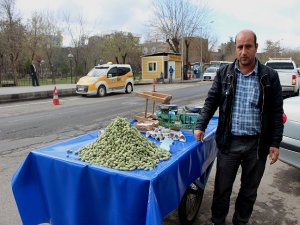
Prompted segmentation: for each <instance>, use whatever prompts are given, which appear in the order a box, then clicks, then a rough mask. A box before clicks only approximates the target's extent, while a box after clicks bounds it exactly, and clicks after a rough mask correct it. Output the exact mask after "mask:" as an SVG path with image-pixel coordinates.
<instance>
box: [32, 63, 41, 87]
mask: <svg viewBox="0 0 300 225" xmlns="http://www.w3.org/2000/svg"><path fill="white" fill-rule="evenodd" d="M30 74H31V80H32V86H40V84H39V80H38V78H37V75H36V68H35V65H34V61H33V60H32V61H31V64H30Z"/></svg>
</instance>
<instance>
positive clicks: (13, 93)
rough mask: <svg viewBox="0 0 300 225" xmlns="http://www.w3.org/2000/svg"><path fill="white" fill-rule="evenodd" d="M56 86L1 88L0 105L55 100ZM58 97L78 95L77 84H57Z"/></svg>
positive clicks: (186, 81) (188, 81) (194, 80)
mask: <svg viewBox="0 0 300 225" xmlns="http://www.w3.org/2000/svg"><path fill="white" fill-rule="evenodd" d="M198 81H201V80H200V79H193V80H184V81H181V80H174V81H173V83H190V82H198ZM143 84H152V82H150V81H140V82H136V83H135V85H143ZM54 86H55V85H54V84H52V85H43V86H38V87H33V86H26V87H0V104H1V103H8V102H15V101H25V100H34V99H43V98H53V90H54ZM56 88H57V91H58V96H59V97H61V96H72V95H76V91H75V89H76V84H57V85H56Z"/></svg>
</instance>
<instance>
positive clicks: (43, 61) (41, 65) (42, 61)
mask: <svg viewBox="0 0 300 225" xmlns="http://www.w3.org/2000/svg"><path fill="white" fill-rule="evenodd" d="M44 63H45V60H43V59H42V60H41V63H40V67H41V77H43V65H44Z"/></svg>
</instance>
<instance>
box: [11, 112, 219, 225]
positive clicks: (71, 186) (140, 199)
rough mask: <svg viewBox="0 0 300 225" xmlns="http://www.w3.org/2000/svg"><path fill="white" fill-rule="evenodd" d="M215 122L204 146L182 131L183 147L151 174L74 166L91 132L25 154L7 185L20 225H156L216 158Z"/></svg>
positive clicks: (179, 145) (175, 149)
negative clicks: (10, 182)
mask: <svg viewBox="0 0 300 225" xmlns="http://www.w3.org/2000/svg"><path fill="white" fill-rule="evenodd" d="M217 121H218V118H217V117H214V118H213V119H212V120H211V121H210V124H209V126H208V128H207V130H206V139H205V142H204V143H201V142H196V141H195V139H194V137H193V134H192V131H190V130H183V131H182V132H183V133H184V135H185V136H186V138H187V142H185V143H183V142H178V141H176V142H174V143H173V145H172V146H171V153H172V157H171V158H170V159H169V160H167V161H162V162H160V163H159V164H158V166H157V167H155V168H154V169H153V170H151V171H144V170H134V171H119V170H114V169H110V168H106V167H101V166H94V165H91V164H88V163H84V162H81V161H80V160H78V157H77V156H76V155H75V154H74V152H75V151H77V150H79V149H80V148H81V147H82V146H84V145H86V144H88V143H90V142H92V141H94V140H95V139H96V138H97V137H98V132H97V131H95V132H91V133H89V134H86V135H83V136H79V137H76V138H74V139H70V140H67V141H64V142H61V143H58V144H55V145H51V146H47V147H45V148H41V149H38V150H35V151H32V152H30V153H29V154H28V156H27V157H26V159H25V160H24V162H23V163H22V165H21V166H20V168H19V169H18V170H17V171H16V173H15V175H14V176H13V179H12V189H13V193H14V197H15V200H16V203H17V206H18V209H19V213H20V216H21V219H22V222H23V224H24V225H37V224H40V223H51V224H52V225H101V224H103V225H145V224H146V225H154V224H155V225H162V224H163V218H164V216H166V215H167V214H168V213H169V212H171V211H172V210H174V209H176V208H177V207H178V205H179V203H180V199H181V197H182V196H183V194H184V192H185V190H186V188H187V187H188V186H189V185H190V183H191V182H193V181H194V180H195V179H196V178H198V177H200V176H201V175H202V178H204V180H206V179H207V177H208V175H209V173H207V170H208V168H210V165H211V164H212V163H213V161H214V159H215V157H216V154H217V149H216V145H215V141H214V132H215V129H216V126H217ZM67 150H72V151H73V153H70V154H68V153H67ZM67 155H68V157H67Z"/></svg>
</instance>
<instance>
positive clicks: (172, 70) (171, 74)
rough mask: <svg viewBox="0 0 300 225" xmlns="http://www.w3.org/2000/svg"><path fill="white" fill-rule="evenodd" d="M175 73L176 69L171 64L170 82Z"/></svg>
mask: <svg viewBox="0 0 300 225" xmlns="http://www.w3.org/2000/svg"><path fill="white" fill-rule="evenodd" d="M173 73H174V69H173V67H172V66H170V68H169V74H170V83H172V78H173Z"/></svg>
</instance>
